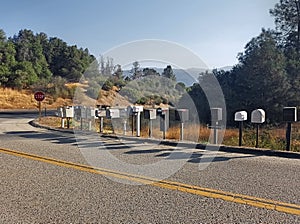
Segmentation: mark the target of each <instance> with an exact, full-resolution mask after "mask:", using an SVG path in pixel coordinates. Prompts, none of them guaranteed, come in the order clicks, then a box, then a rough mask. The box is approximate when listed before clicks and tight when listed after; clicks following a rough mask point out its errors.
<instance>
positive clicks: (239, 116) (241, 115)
mask: <svg viewBox="0 0 300 224" xmlns="http://www.w3.org/2000/svg"><path fill="white" fill-rule="evenodd" d="M234 120H235V121H246V120H247V112H246V111H238V112H236V113H235V114H234Z"/></svg>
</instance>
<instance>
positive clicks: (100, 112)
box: [95, 109, 106, 117]
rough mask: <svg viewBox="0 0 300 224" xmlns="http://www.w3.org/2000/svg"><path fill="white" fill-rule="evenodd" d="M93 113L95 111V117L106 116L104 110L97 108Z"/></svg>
mask: <svg viewBox="0 0 300 224" xmlns="http://www.w3.org/2000/svg"><path fill="white" fill-rule="evenodd" d="M95 113H97V117H106V110H103V109H98V110H97V111H96V112H95Z"/></svg>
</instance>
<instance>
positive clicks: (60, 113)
mask: <svg viewBox="0 0 300 224" xmlns="http://www.w3.org/2000/svg"><path fill="white" fill-rule="evenodd" d="M56 114H57V117H63V108H62V107H58V108H57V113H56Z"/></svg>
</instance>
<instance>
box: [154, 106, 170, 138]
mask: <svg viewBox="0 0 300 224" xmlns="http://www.w3.org/2000/svg"><path fill="white" fill-rule="evenodd" d="M156 114H157V115H159V116H160V130H161V131H162V132H163V139H166V132H167V130H168V129H169V108H157V110H156Z"/></svg>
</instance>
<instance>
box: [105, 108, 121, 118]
mask: <svg viewBox="0 0 300 224" xmlns="http://www.w3.org/2000/svg"><path fill="white" fill-rule="evenodd" d="M106 117H107V118H111V119H113V118H120V110H119V109H118V108H110V109H107V110H106Z"/></svg>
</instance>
